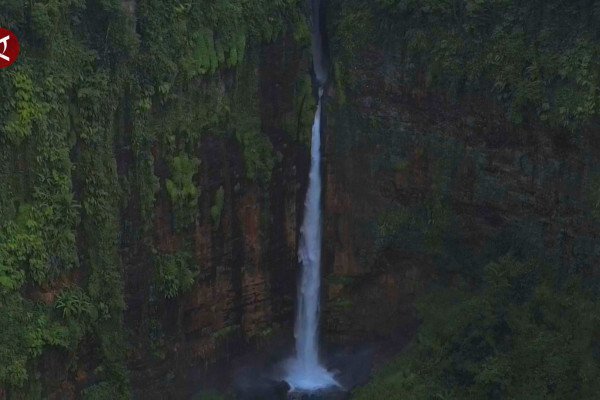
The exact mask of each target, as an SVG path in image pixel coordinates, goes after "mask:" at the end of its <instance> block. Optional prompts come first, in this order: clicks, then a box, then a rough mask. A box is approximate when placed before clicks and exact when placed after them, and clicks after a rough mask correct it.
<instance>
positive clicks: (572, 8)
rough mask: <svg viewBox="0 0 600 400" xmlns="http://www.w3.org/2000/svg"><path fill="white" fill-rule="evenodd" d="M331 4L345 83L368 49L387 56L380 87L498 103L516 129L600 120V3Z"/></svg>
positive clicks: (454, 0)
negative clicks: (538, 123)
mask: <svg viewBox="0 0 600 400" xmlns="http://www.w3.org/2000/svg"><path fill="white" fill-rule="evenodd" d="M331 3H332V6H331V7H330V10H332V11H331V12H330V14H331V15H330V16H329V18H330V19H331V20H333V22H332V26H333V27H332V29H335V32H336V34H335V35H332V37H331V44H332V49H333V53H334V54H333V58H334V61H335V62H337V63H338V65H337V66H338V71H339V72H340V73H338V79H341V80H342V81H343V79H344V78H343V77H344V69H345V68H349V67H350V66H354V67H356V66H358V65H360V64H361V59H360V57H361V56H364V55H365V54H369V50H368V49H369V48H371V50H372V51H373V53H371V57H372V56H375V55H376V54H377V52H380V51H382V50H385V55H386V58H387V62H386V64H385V68H387V70H386V71H387V72H385V74H384V76H385V79H384V81H383V82H381V83H382V87H385V86H386V85H388V86H390V87H391V88H397V87H398V86H400V87H402V88H403V89H404V90H405V91H407V92H409V93H412V95H419V94H420V93H422V92H423V90H425V91H427V90H430V89H437V90H440V89H441V90H443V91H445V92H446V93H448V97H449V98H451V99H452V98H454V99H460V97H461V96H464V95H469V94H471V95H473V94H474V95H479V96H482V97H487V94H488V93H491V94H492V95H493V96H494V97H495V99H496V100H497V101H498V102H499V103H501V104H503V105H504V107H505V110H506V113H507V115H508V117H509V118H510V119H511V120H512V121H513V122H514V123H516V124H520V123H523V122H525V121H526V120H529V121H539V120H541V121H543V122H544V123H546V124H548V125H550V126H554V127H566V128H568V129H570V130H575V129H577V128H580V127H581V126H583V125H585V124H586V123H588V122H589V121H590V120H595V119H597V117H598V113H599V112H600V97H599V96H600V42H599V40H598V39H599V38H600V2H599V1H594V0H576V1H562V0H551V1H515V0H450V1H437V0H376V1H372V2H361V1H355V0H351V1H342V0H332V1H331ZM373 43H377V45H378V47H377V48H374V47H373V46H370V45H371V44H373ZM365 50H366V51H367V53H365V52H364V51H365ZM363 59H366V60H368V59H369V58H368V57H367V58H363ZM393 76H396V78H392V77H393ZM394 79H395V81H394ZM346 83H347V84H348V85H349V86H351V85H352V82H346Z"/></svg>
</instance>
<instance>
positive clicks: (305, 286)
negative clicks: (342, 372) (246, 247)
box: [286, 0, 338, 391]
mask: <svg viewBox="0 0 600 400" xmlns="http://www.w3.org/2000/svg"><path fill="white" fill-rule="evenodd" d="M312 7H313V21H312V22H313V24H312V25H313V34H312V50H313V66H314V71H315V76H316V78H317V81H318V83H319V101H318V106H317V111H316V113H315V120H314V123H313V127H312V139H311V165H310V174H309V182H308V191H307V193H306V200H305V203H304V221H303V223H302V228H301V230H300V235H301V236H300V250H299V252H298V258H299V261H300V264H301V266H302V277H301V280H300V285H299V288H298V306H297V310H296V325H295V330H294V336H295V338H296V357H295V358H294V359H292V360H290V361H289V363H288V368H287V373H288V375H287V377H286V381H287V382H288V383H289V384H290V386H291V387H292V390H301V391H313V390H319V389H323V388H327V387H331V386H337V385H338V384H337V382H336V381H335V379H334V378H333V376H332V374H331V373H329V372H328V371H327V370H326V369H325V368H324V367H323V366H321V364H320V363H319V335H318V330H319V297H320V296H319V293H320V290H321V237H322V232H321V231H322V215H321V193H322V185H321V103H322V97H323V85H324V84H325V81H326V80H327V75H326V69H325V67H324V65H323V61H322V60H323V53H322V51H323V43H322V38H321V33H320V21H319V0H313V2H312Z"/></svg>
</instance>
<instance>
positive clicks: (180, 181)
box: [165, 155, 200, 227]
mask: <svg viewBox="0 0 600 400" xmlns="http://www.w3.org/2000/svg"><path fill="white" fill-rule="evenodd" d="M199 165H200V160H198V159H197V158H193V159H190V158H188V156H186V155H182V156H177V157H175V158H174V159H173V164H172V167H171V170H172V172H171V176H172V177H171V179H167V182H166V185H165V186H166V188H167V192H168V193H169V197H170V198H171V204H172V205H173V212H174V215H175V221H176V225H177V226H178V227H185V226H187V225H189V224H191V223H193V222H195V220H196V214H197V213H198V195H199V190H198V188H197V187H196V186H197V185H196V183H195V182H194V175H196V173H197V172H198V166H199Z"/></svg>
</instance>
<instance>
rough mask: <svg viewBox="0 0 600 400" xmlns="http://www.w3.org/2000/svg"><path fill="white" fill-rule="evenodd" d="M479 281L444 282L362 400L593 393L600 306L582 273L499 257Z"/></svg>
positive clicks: (599, 367) (360, 394) (599, 364)
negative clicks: (407, 343)
mask: <svg viewBox="0 0 600 400" xmlns="http://www.w3.org/2000/svg"><path fill="white" fill-rule="evenodd" d="M483 274H484V279H483V283H482V285H481V286H480V287H477V288H475V289H474V288H472V287H468V286H467V285H466V284H463V285H459V287H455V288H446V289H441V288H438V289H437V290H435V291H434V292H433V293H432V294H431V295H429V296H427V297H425V298H423V299H422V300H421V301H420V303H419V312H420V315H421V318H422V321H423V324H422V326H421V328H420V329H419V333H418V336H417V338H416V340H415V341H414V343H413V344H412V345H411V347H410V348H409V349H408V350H407V351H406V353H405V354H404V355H403V356H401V357H400V358H399V359H398V360H397V361H396V362H395V363H393V364H392V365H390V366H389V367H388V368H387V369H386V370H385V371H383V372H381V373H380V374H379V375H378V376H377V377H376V379H375V380H374V382H373V383H371V384H370V385H369V386H367V387H365V388H363V389H360V390H358V391H357V392H356V394H355V398H357V399H383V398H385V399H392V400H393V399H406V398H410V399H504V398H513V399H593V398H596V397H597V394H598V390H600V383H599V382H598V379H596V377H597V376H598V374H599V373H600V358H599V357H598V354H599V352H598V351H599V350H600V347H599V345H598V334H599V333H600V305H599V304H598V302H597V301H596V300H595V299H594V297H593V295H592V293H590V292H589V291H587V290H586V289H584V286H583V285H582V284H581V283H580V282H579V280H578V279H577V278H568V279H566V280H563V279H559V278H560V277H561V273H560V271H559V270H558V269H555V268H551V267H549V266H547V265H541V264H539V263H535V262H529V263H523V262H518V261H515V260H514V259H510V258H502V259H500V260H499V261H498V262H493V263H490V264H489V265H488V266H486V267H485V269H484V272H483Z"/></svg>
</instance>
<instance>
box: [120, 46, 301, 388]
mask: <svg viewBox="0 0 600 400" xmlns="http://www.w3.org/2000/svg"><path fill="white" fill-rule="evenodd" d="M302 52H303V50H302V49H299V48H298V47H297V45H295V44H294V42H293V40H292V39H291V38H290V37H284V38H282V39H281V40H278V41H276V42H275V43H272V44H270V45H267V46H265V47H264V48H263V49H261V55H260V58H261V61H260V62H259V64H258V70H257V73H258V76H259V82H260V84H259V91H258V96H259V97H258V99H257V101H258V105H259V109H260V126H261V127H262V130H263V132H264V134H265V135H267V137H268V138H269V141H270V143H271V145H272V146H273V149H274V151H275V152H276V153H277V157H278V161H277V162H276V163H275V164H274V166H273V170H272V175H271V179H270V182H269V183H268V184H267V185H257V184H252V183H249V182H248V181H247V179H246V171H245V166H244V155H243V154H242V153H241V152H240V148H239V146H238V145H237V143H236V142H235V141H231V140H226V139H223V138H219V137H210V136H209V137H205V138H203V139H202V141H201V143H200V145H199V147H198V152H197V153H196V156H197V157H198V158H199V159H200V160H202V173H201V174H200V176H199V177H198V181H197V185H198V187H199V188H202V191H203V193H206V194H207V195H206V196H203V197H202V200H201V201H200V204H199V219H198V221H197V223H196V224H195V225H194V226H193V228H192V229H191V230H186V231H183V232H177V230H176V229H175V226H174V215H173V212H172V209H171V207H170V204H169V201H168V199H167V198H165V197H163V198H162V199H160V198H159V201H158V203H157V207H156V210H155V213H154V214H155V218H154V222H153V224H154V228H153V230H154V234H153V241H154V247H155V248H156V249H157V251H158V252H159V253H162V254H178V252H181V251H183V250H185V249H186V247H185V246H186V245H185V243H186V241H188V243H189V240H190V239H191V252H192V254H193V263H194V264H196V265H198V266H200V272H199V275H198V277H197V279H195V280H194V283H193V285H192V286H191V288H190V289H189V290H188V291H187V293H184V294H182V295H180V296H178V297H176V298H173V299H167V300H166V301H165V300H160V299H157V298H156V297H155V296H156V294H155V293H153V290H154V288H153V284H152V283H148V280H147V279H150V280H151V279H152V278H151V277H148V272H147V271H145V269H146V267H147V266H146V265H145V264H144V263H143V258H141V259H137V258H136V257H132V258H131V264H129V263H127V264H126V265H125V270H126V271H127V272H128V286H127V288H126V291H125V293H126V296H127V300H128V308H127V312H126V321H125V324H126V325H127V326H131V327H134V326H137V327H139V330H137V329H136V331H135V333H134V334H135V335H136V337H137V338H138V339H136V341H135V342H137V345H136V350H135V351H134V353H133V357H132V358H131V370H132V374H133V377H134V381H133V387H134V388H135V390H136V393H137V395H138V396H141V397H143V398H147V399H151V398H156V399H159V398H164V396H165V395H167V393H171V395H174V396H180V397H181V398H185V396H187V395H188V394H189V392H188V388H192V387H195V388H196V389H198V388H201V387H202V386H204V385H207V386H208V387H211V386H213V385H214V386H219V384H226V383H227V382H228V381H229V379H230V375H229V374H230V372H231V371H229V370H228V369H227V367H225V368H224V370H223V371H224V372H223V375H222V376H221V377H220V378H217V379H216V382H211V380H212V379H213V378H206V377H205V378H200V379H198V376H197V374H195V375H194V377H188V374H189V373H190V371H195V370H198V368H200V370H204V369H205V371H210V370H211V369H214V368H215V367H214V366H215V365H216V364H223V363H224V365H227V361H228V360H231V359H232V358H233V357H235V356H239V355H241V354H243V353H244V352H247V351H250V350H251V349H252V348H254V349H257V348H258V349H260V348H262V347H264V346H266V345H267V344H268V343H269V341H270V340H271V339H272V338H274V337H277V336H280V335H282V334H286V335H289V334H290V328H291V327H292V326H293V315H294V309H293V308H294V299H295V293H296V275H297V243H298V229H299V226H298V223H299V218H300V217H301V215H299V211H300V210H301V209H302V204H303V198H304V188H305V180H306V170H307V162H308V156H307V154H308V153H307V148H306V146H304V145H303V144H302V143H301V142H298V141H297V138H298V136H297V135H301V136H300V137H303V136H304V135H305V133H304V132H294V131H292V132H290V131H289V130H287V128H288V127H287V126H286V125H285V123H286V121H287V120H289V119H291V120H295V121H301V120H302V118H305V116H304V115H303V112H304V110H303V109H300V108H298V103H297V98H296V97H295V96H296V94H297V89H296V86H297V84H298V82H299V81H300V80H302V79H310V78H309V76H308V72H309V69H308V65H309V63H308V61H309V60H308V59H306V58H304V57H303V53H302ZM296 129H302V125H298V126H296ZM156 157H157V160H160V157H161V156H160V154H157V156H156ZM158 163H160V161H159V162H158ZM159 174H160V172H158V173H157V175H159ZM159 176H160V175H159ZM219 190H222V191H223V193H224V196H223V197H224V201H223V205H222V211H221V213H220V219H219V222H218V223H215V220H214V218H213V215H212V213H213V212H214V211H212V209H213V207H214V203H213V201H212V199H213V198H214V196H215V195H216V193H217V192H218V191H219ZM138 251H139V249H138ZM128 258H129V257H128ZM144 276H146V280H144ZM150 282H151V281H150ZM148 349H152V351H154V352H155V353H154V354H152V351H150V352H149V351H148ZM200 375H201V376H202V375H203V373H201V374H200ZM165 376H166V377H167V379H164V378H165ZM190 379H191V380H194V379H198V381H196V382H192V383H190ZM169 380H171V382H169ZM219 382H220V383H219Z"/></svg>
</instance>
